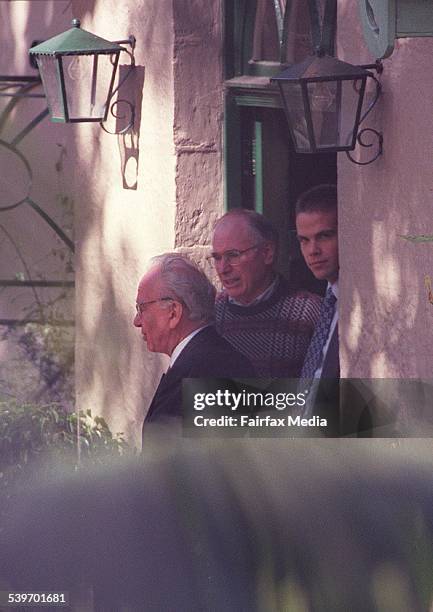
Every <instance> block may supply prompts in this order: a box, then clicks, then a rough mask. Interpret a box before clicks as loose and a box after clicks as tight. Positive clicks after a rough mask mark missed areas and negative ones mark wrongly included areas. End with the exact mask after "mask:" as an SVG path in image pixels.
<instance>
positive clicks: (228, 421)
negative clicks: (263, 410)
mask: <svg viewBox="0 0 433 612" xmlns="http://www.w3.org/2000/svg"><path fill="white" fill-rule="evenodd" d="M193 423H194V426H195V427H284V428H285V427H327V425H328V421H327V419H325V418H321V417H318V416H313V417H310V418H309V419H306V418H302V417H301V416H300V415H297V416H292V415H286V416H283V417H272V416H270V415H266V416H260V415H255V416H248V415H241V416H228V415H221V416H220V417H205V416H204V415H202V414H200V415H196V416H194V419H193Z"/></svg>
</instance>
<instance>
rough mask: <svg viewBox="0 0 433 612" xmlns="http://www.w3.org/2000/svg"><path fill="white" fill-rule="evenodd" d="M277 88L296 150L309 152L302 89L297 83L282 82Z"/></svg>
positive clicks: (309, 146)
mask: <svg viewBox="0 0 433 612" xmlns="http://www.w3.org/2000/svg"><path fill="white" fill-rule="evenodd" d="M279 86H280V91H281V95H282V97H283V101H284V106H285V110H286V113H287V118H288V123H289V126H290V130H291V133H292V137H293V139H294V141H295V147H296V150H297V151H300V152H302V151H304V152H309V151H311V145H310V141H309V138H308V127H307V122H306V119H305V108H304V100H303V95H302V87H301V85H300V84H299V83H287V82H284V81H280V82H279Z"/></svg>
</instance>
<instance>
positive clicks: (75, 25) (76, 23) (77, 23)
mask: <svg viewBox="0 0 433 612" xmlns="http://www.w3.org/2000/svg"><path fill="white" fill-rule="evenodd" d="M80 26H81V21H80V20H79V19H73V20H72V27H73V28H79V27H80Z"/></svg>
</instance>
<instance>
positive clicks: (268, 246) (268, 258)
mask: <svg viewBox="0 0 433 612" xmlns="http://www.w3.org/2000/svg"><path fill="white" fill-rule="evenodd" d="M262 248H263V255H264V259H265V264H268V265H270V264H272V263H274V261H275V258H276V256H277V253H276V249H275V244H274V243H273V242H265V244H264V245H263V247H262Z"/></svg>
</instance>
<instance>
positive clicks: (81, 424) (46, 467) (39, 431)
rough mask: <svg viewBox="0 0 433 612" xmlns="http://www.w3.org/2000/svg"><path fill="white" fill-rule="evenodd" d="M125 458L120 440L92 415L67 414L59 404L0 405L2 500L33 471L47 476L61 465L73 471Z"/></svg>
mask: <svg viewBox="0 0 433 612" xmlns="http://www.w3.org/2000/svg"><path fill="white" fill-rule="evenodd" d="M126 454H128V445H127V444H126V442H125V440H124V439H123V436H122V434H115V435H113V434H112V433H111V431H110V429H109V428H108V425H107V423H106V422H105V421H104V419H103V418H101V417H98V416H95V417H93V416H92V414H91V412H90V410H88V411H87V412H80V413H79V414H78V415H77V414H76V413H71V412H67V411H66V410H65V409H64V408H63V407H62V406H61V405H59V404H48V405H43V406H40V405H32V404H19V403H17V402H0V499H1V505H2V506H4V503H3V502H5V501H7V500H10V499H11V497H12V496H13V493H14V490H15V487H20V486H23V485H25V484H26V483H27V482H29V481H30V480H31V478H32V474H33V473H34V470H35V469H38V470H39V471H41V470H42V472H43V473H44V475H45V476H49V475H50V472H54V471H55V470H56V467H57V466H58V464H59V463H61V464H62V465H63V466H65V465H67V466H68V469H69V468H70V469H71V471H75V470H77V469H80V467H82V468H85V467H86V466H89V465H100V464H103V463H104V462H106V461H107V460H109V459H110V458H113V457H117V458H119V457H122V456H124V455H126Z"/></svg>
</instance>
